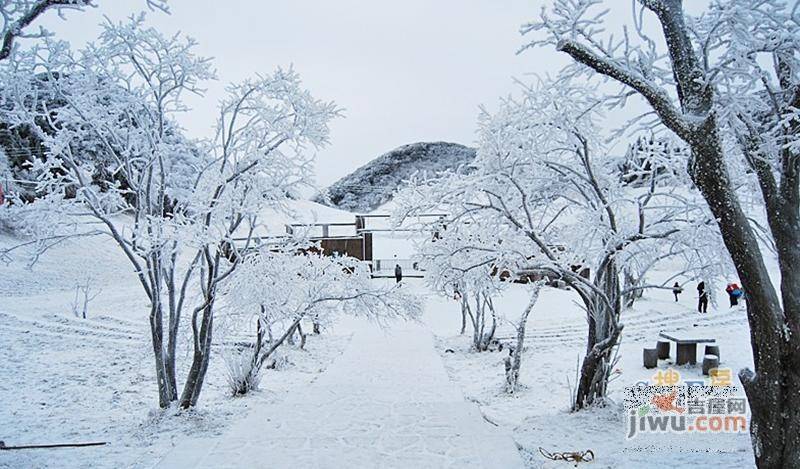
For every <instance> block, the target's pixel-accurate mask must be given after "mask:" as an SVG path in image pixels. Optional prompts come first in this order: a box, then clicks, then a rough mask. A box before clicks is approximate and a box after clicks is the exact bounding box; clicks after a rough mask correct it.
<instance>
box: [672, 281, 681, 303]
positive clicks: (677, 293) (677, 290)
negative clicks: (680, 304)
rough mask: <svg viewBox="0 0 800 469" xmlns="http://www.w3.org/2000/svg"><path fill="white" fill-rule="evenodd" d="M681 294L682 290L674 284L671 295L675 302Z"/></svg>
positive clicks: (676, 283)
mask: <svg viewBox="0 0 800 469" xmlns="http://www.w3.org/2000/svg"><path fill="white" fill-rule="evenodd" d="M681 293H683V288H681V285H680V284H679V283H678V282H675V285H673V286H672V294H673V295H675V301H678V295H680V294H681Z"/></svg>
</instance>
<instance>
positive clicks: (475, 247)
mask: <svg viewBox="0 0 800 469" xmlns="http://www.w3.org/2000/svg"><path fill="white" fill-rule="evenodd" d="M401 197H402V195H401ZM398 221H399V220H398ZM418 228H419V229H420V230H421V231H422V233H423V235H422V237H421V241H420V242H418V243H417V245H416V249H417V254H416V256H415V259H416V261H417V262H418V263H419V265H420V266H421V267H422V268H423V269H424V270H425V273H426V275H425V281H426V283H427V284H428V286H429V287H430V288H431V289H432V290H433V291H435V292H437V293H439V294H440V295H442V296H444V297H446V298H451V299H453V300H455V301H458V302H459V304H460V306H461V333H462V334H463V333H464V331H465V329H466V326H467V324H469V325H470V326H471V330H472V346H473V348H474V349H475V350H476V351H478V352H483V351H486V350H487V349H488V348H489V345H490V344H491V342H492V340H493V339H494V337H495V332H496V331H497V324H498V321H499V320H500V319H501V318H499V317H498V314H499V313H498V311H497V310H496V309H495V307H494V301H495V299H496V297H497V296H498V295H499V294H500V293H502V292H503V291H504V290H505V288H506V287H507V284H506V282H504V281H503V277H504V276H505V275H507V274H508V271H509V270H512V271H513V270H514V268H513V267H510V268H509V267H508V266H506V265H504V264H503V260H502V259H501V258H499V257H498V255H497V254H498V252H499V251H498V250H497V249H494V248H497V247H498V246H493V243H497V241H498V240H497V239H496V238H495V237H493V236H492V235H491V234H489V233H487V232H486V231H485V230H484V228H483V227H482V226H481V225H479V224H474V223H469V222H468V221H466V220H460V221H458V222H456V223H450V220H448V221H447V222H444V223H442V222H435V223H433V224H432V225H427V226H426V225H422V226H419V227H418Z"/></svg>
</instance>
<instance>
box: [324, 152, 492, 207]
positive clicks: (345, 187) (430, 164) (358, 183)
mask: <svg viewBox="0 0 800 469" xmlns="http://www.w3.org/2000/svg"><path fill="white" fill-rule="evenodd" d="M475 154H476V150H475V149H474V148H470V147H467V146H464V145H461V144H458V143H450V142H418V143H411V144H408V145H403V146H401V147H398V148H395V149H394V150H392V151H390V152H388V153H385V154H383V155H381V156H379V157H377V158H375V159H374V160H372V161H370V162H369V163H367V164H365V165H364V166H362V167H360V168H358V169H357V170H355V171H353V172H352V173H350V174H349V175H347V176H345V177H343V178H342V179H340V180H338V181H337V182H335V183H333V184H332V185H331V186H330V187H328V188H327V189H326V190H325V191H323V193H321V194H320V195H317V196H316V197H315V198H314V199H313V200H314V202H317V203H321V204H324V205H328V206H332V207H336V208H339V209H342V210H348V211H354V212H371V211H373V210H375V209H376V208H378V207H380V206H381V205H383V204H385V203H386V202H389V201H390V200H392V195H393V194H394V192H395V191H396V190H397V188H398V187H399V186H400V184H401V183H402V181H403V180H405V179H408V178H409V177H411V176H412V175H413V174H415V173H421V174H426V175H429V176H435V175H436V174H439V173H442V172H444V171H448V170H450V171H455V170H456V169H458V168H460V167H465V166H466V165H468V164H469V163H471V162H472V160H474V159H475Z"/></svg>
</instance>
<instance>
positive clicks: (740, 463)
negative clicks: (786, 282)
mask: <svg viewBox="0 0 800 469" xmlns="http://www.w3.org/2000/svg"><path fill="white" fill-rule="evenodd" d="M526 295H527V293H526V290H525V287H523V286H513V287H512V288H511V289H510V290H509V291H508V292H506V293H505V294H504V295H503V297H502V298H501V299H500V301H499V302H498V303H499V305H498V309H499V310H500V311H502V312H503V313H506V314H508V315H509V316H511V317H513V316H514V314H518V313H519V312H520V311H521V310H522V308H523V307H524V305H525V303H526ZM670 297H671V294H670V293H669V292H666V291H664V292H660V291H654V292H649V293H648V294H647V295H646V297H645V298H644V299H642V300H641V301H640V302H638V303H637V304H636V306H635V307H634V308H633V309H631V310H628V311H625V312H624V313H623V317H622V322H623V323H624V324H625V330H624V332H623V338H622V345H621V348H620V355H621V360H620V362H619V364H618V368H617V369H618V377H617V378H615V379H614V380H613V381H612V383H611V384H610V390H611V394H610V395H611V399H612V400H614V403H613V404H611V405H609V406H607V407H605V408H597V409H593V410H590V411H585V412H579V413H569V412H568V409H569V405H570V385H569V384H568V381H569V382H571V383H573V384H574V382H575V374H576V367H577V366H578V365H579V363H580V362H579V360H578V357H579V355H580V354H582V353H583V352H584V347H585V342H584V341H585V334H586V323H585V319H584V317H583V315H582V312H581V310H580V309H579V308H578V307H577V306H575V305H574V304H573V303H572V302H573V300H574V297H573V295H572V294H571V293H570V292H568V291H560V290H554V289H546V290H545V291H543V293H542V296H541V297H540V301H539V303H538V304H537V305H536V307H535V308H534V311H533V316H532V318H531V319H530V321H529V327H528V334H527V337H528V339H527V343H526V349H525V354H524V361H523V364H522V370H521V371H522V372H521V378H520V382H521V386H520V387H521V389H520V390H518V392H517V393H516V394H515V395H513V396H509V395H507V394H506V393H505V392H504V388H503V385H504V367H503V359H504V357H505V356H506V353H505V352H485V353H474V352H472V351H470V340H469V337H467V336H466V335H465V336H459V335H457V332H458V328H459V327H460V313H459V311H458V307H457V304H456V303H455V302H452V301H451V302H446V301H444V300H441V299H431V301H432V302H434V303H435V304H436V306H435V309H436V310H437V311H438V312H439V314H438V315H437V316H439V319H438V322H439V324H442V325H444V324H445V323H446V322H448V321H446V320H445V317H447V318H448V319H449V322H448V323H449V325H448V326H447V327H446V328H444V330H442V328H441V327H440V329H438V332H439V334H440V338H439V339H438V343H437V349H438V350H439V352H440V354H441V355H442V357H443V359H444V362H445V367H446V368H447V370H448V373H449V375H450V377H451V379H453V380H454V381H456V382H457V383H458V384H459V385H460V386H461V388H462V390H463V392H464V394H465V396H466V397H467V399H470V400H473V401H475V402H477V403H478V404H479V405H480V406H481V411H482V412H483V414H484V416H485V417H486V418H487V419H488V420H490V421H492V422H494V423H496V424H498V425H499V426H501V427H506V428H508V429H511V430H512V432H513V435H514V438H515V440H516V441H517V444H518V445H519V446H520V447H521V452H522V453H523V456H524V457H525V458H526V463H527V464H528V465H529V467H550V466H551V465H554V466H555V467H561V466H562V465H563V464H566V463H553V462H551V461H548V460H546V459H545V458H543V457H542V456H541V454H540V452H539V447H542V448H544V449H545V450H547V451H550V452H554V451H559V452H562V451H585V450H588V449H591V450H592V451H593V453H594V454H595V462H594V463H592V467H614V468H616V467H631V468H641V467H647V468H650V467H683V466H688V465H699V466H700V467H752V466H753V457H752V450H751V448H750V441H749V436H748V435H747V434H740V435H730V434H721V435H697V434H692V435H691V436H685V435H658V436H653V435H646V438H645V436H644V435H640V436H639V437H637V438H636V439H635V440H632V441H630V442H629V441H626V440H625V429H624V421H623V415H624V413H623V409H622V406H621V402H622V398H623V397H622V390H623V388H624V387H625V386H631V385H633V384H634V383H636V382H637V381H640V380H647V379H648V378H650V377H652V376H653V375H654V373H655V372H656V371H657V370H647V369H645V368H644V367H643V366H642V348H643V347H654V346H655V342H656V340H657V338H658V332H659V331H682V332H685V333H688V334H690V335H703V336H707V335H710V336H711V337H714V338H716V339H717V342H718V344H719V346H720V351H721V355H722V364H721V365H722V366H725V367H729V368H732V369H733V371H734V376H735V372H736V371H738V370H739V369H740V368H741V367H743V366H752V365H751V363H752V358H751V356H750V349H749V336H748V329H747V320H746V315H745V311H744V308H743V307H741V306H740V307H739V308H736V309H732V310H729V309H728V308H727V306H724V307H719V308H715V309H714V311H713V312H711V313H709V314H708V315H707V316H699V315H698V314H697V313H695V312H694V309H693V308H694V301H695V300H694V298H692V297H691V295H689V294H685V295H684V297H683V298H681V301H680V302H678V303H675V302H674V301H672V300H671V298H670ZM429 308H430V307H429ZM498 336H500V337H510V336H511V333H510V331H509V329H508V328H504V329H501V332H500V333H499V334H498ZM505 342H506V343H510V340H505ZM701 349H702V347H701ZM672 353H673V357H674V346H673V350H672ZM699 353H702V350H700V351H699ZM668 365H669V363H665V362H663V361H662V362H661V363H660V366H659V369H661V370H664V369H666V367H667V366H668ZM676 369H677V370H678V371H679V372H680V373H681V375H682V378H683V379H684V380H686V379H701V378H702V375H701V370H700V369H699V367H678V368H676ZM737 382H738V380H737V379H736V378H735V377H734V384H735V383H737ZM564 467H567V466H564Z"/></svg>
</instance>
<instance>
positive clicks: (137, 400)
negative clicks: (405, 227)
mask: <svg viewBox="0 0 800 469" xmlns="http://www.w3.org/2000/svg"><path fill="white" fill-rule="evenodd" d="M0 242H3V243H12V242H14V241H13V240H11V239H8V238H4V239H1V240H0ZM87 242H88V243H89V244H90V249H89V250H90V251H91V254H92V256H91V257H90V258H87V256H86V244H87ZM126 262H127V261H126V260H125V259H123V258H122V257H121V256H119V253H118V252H117V251H116V249H115V248H114V247H113V246H112V245H111V244H110V243H109V242H108V241H107V240H105V239H93V240H91V241H87V240H84V241H83V243H82V244H77V243H65V244H63V245H61V246H59V247H58V248H56V249H55V250H53V251H52V252H50V253H48V254H47V255H46V256H44V257H42V259H41V261H40V263H39V264H37V265H36V266H35V267H34V269H32V270H28V269H26V268H24V267H23V266H21V265H18V264H16V263H15V264H11V265H8V266H5V267H4V269H3V275H2V277H0V295H2V297H3V300H2V302H0V350H2V351H3V368H2V369H0V440H3V441H5V443H6V444H7V445H26V444H42V443H65V442H92V441H107V442H109V444H108V445H107V446H103V447H93V448H85V449H42V450H18V451H0V467H11V468H37V467H93V468H94V467H107V468H118V467H153V465H154V464H156V462H157V461H158V460H159V459H160V458H162V457H163V455H164V454H166V453H168V452H169V451H171V450H172V449H173V447H174V446H175V445H176V444H177V443H179V442H180V441H182V440H184V439H186V438H189V437H190V436H197V435H202V436H208V437H213V436H215V435H220V434H222V433H223V432H224V431H225V430H226V429H227V428H228V427H229V426H230V425H231V424H232V423H234V422H236V421H237V420H238V419H240V418H242V417H244V416H245V415H246V414H247V413H248V410H249V409H251V408H253V407H261V406H263V405H267V404H270V403H272V402H276V401H281V400H283V399H285V398H286V396H287V395H289V394H290V393H291V392H292V391H293V390H296V389H301V388H303V387H304V386H306V385H307V384H308V383H310V382H311V381H313V380H314V379H315V378H316V377H317V376H319V374H320V372H321V371H322V370H324V368H325V367H327V366H328V364H330V362H331V361H332V360H333V359H335V358H336V357H337V356H338V355H339V354H340V353H341V351H342V350H343V349H344V348H345V347H346V345H347V343H348V342H349V339H350V335H349V334H348V333H346V332H344V333H341V334H338V333H333V334H324V335H321V336H312V337H310V338H309V340H308V343H307V344H306V349H305V350H304V351H301V350H297V349H292V348H287V349H285V350H286V353H285V357H284V358H283V359H282V360H281V362H280V363H281V365H280V366H279V367H278V369H276V370H267V372H266V375H265V376H264V378H263V379H262V382H261V387H262V390H261V391H259V392H257V393H254V394H253V395H252V396H250V397H248V398H246V399H242V398H231V397H229V394H228V388H227V386H226V378H225V365H224V361H223V360H222V359H221V357H220V354H217V355H216V356H215V357H214V359H212V361H211V365H210V367H209V373H208V380H207V384H206V386H205V388H204V391H203V396H202V397H201V405H200V407H199V409H198V410H197V411H192V412H184V413H183V414H180V415H176V413H175V412H172V411H170V412H167V413H162V412H160V411H158V410H157V407H158V402H157V394H156V385H155V380H154V371H153V364H152V360H153V359H152V351H151V349H150V339H149V332H148V326H147V309H146V304H145V303H144V302H143V301H142V299H141V298H142V293H141V291H140V290H139V287H138V285H137V284H136V281H135V278H134V277H133V275H132V274H130V269H129V268H128V265H127V264H126ZM87 276H88V277H90V278H92V279H93V280H92V285H93V286H94V287H95V288H96V289H98V290H100V289H101V290H102V292H101V294H100V296H99V297H98V298H97V299H95V300H94V301H92V302H91V303H90V306H89V315H88V319H81V318H77V317H75V316H74V315H72V313H71V306H70V303H71V302H72V301H73V297H74V286H75V283H76V282H82V281H83V279H85V278H86V277H87ZM184 350H185V351H186V353H187V354H188V350H189V349H188V344H187V347H184ZM182 358H183V360H182V361H183V363H184V364H185V363H187V362H188V361H189V360H188V359H187V358H188V355H187V356H185V357H182Z"/></svg>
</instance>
